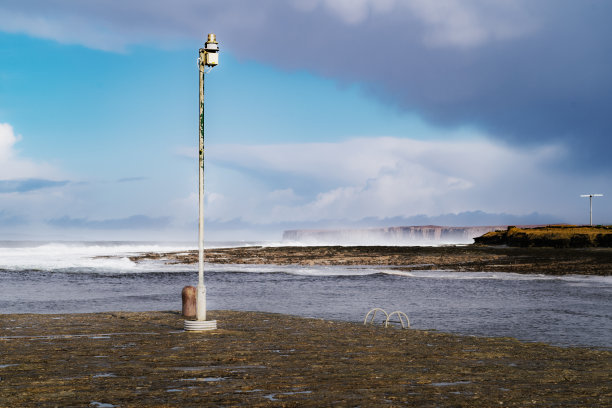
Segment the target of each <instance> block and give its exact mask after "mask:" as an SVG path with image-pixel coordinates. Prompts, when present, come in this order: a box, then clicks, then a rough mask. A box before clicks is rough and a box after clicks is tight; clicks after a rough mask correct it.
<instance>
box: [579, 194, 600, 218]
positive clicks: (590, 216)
mask: <svg viewBox="0 0 612 408" xmlns="http://www.w3.org/2000/svg"><path fill="white" fill-rule="evenodd" d="M580 197H589V224H590V225H591V226H593V197H603V194H581V195H580Z"/></svg>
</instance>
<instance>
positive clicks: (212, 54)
mask: <svg viewBox="0 0 612 408" xmlns="http://www.w3.org/2000/svg"><path fill="white" fill-rule="evenodd" d="M204 55H205V57H204V65H206V66H207V67H214V66H216V65H218V64H219V43H218V42H217V36H216V35H214V34H212V33H210V34H208V40H206V42H205V43H204Z"/></svg>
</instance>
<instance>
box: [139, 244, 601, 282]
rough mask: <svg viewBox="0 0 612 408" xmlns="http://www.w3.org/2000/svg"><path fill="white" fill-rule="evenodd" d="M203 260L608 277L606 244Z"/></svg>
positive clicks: (294, 250) (292, 251)
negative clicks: (597, 245)
mask: <svg viewBox="0 0 612 408" xmlns="http://www.w3.org/2000/svg"><path fill="white" fill-rule="evenodd" d="M205 256H206V261H207V262H211V263H223V264H225V263H236V264H278V265H288V264H299V265H388V266H396V267H397V268H398V269H403V270H427V269H446V270H455V271H470V272H481V271H488V272H515V273H538V274H549V275H567V274H583V275H611V274H612V248H596V249H595V248H582V249H569V248H566V249H561V248H507V247H493V246H476V245H465V246H442V247H399V246H361V247H360V246H352V247H351V246H349V247H342V246H318V247H317V246H311V247H246V248H224V249H210V250H207V251H206V255H205ZM131 259H132V260H135V261H143V260H145V259H162V260H165V261H166V262H169V263H195V262H197V261H198V254H197V251H187V252H171V253H165V254H157V253H150V254H143V255H140V256H135V257H132V258H131Z"/></svg>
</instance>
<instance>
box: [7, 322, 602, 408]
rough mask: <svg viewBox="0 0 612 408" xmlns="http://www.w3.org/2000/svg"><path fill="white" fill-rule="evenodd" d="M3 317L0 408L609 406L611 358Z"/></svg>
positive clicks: (400, 333) (360, 329)
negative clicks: (79, 407)
mask: <svg viewBox="0 0 612 408" xmlns="http://www.w3.org/2000/svg"><path fill="white" fill-rule="evenodd" d="M209 318H212V319H217V320H218V327H219V328H218V330H215V331H211V332H201V333H194V332H184V331H183V330H182V328H183V319H182V318H181V316H180V315H179V314H178V313H177V312H144V313H138V312H115V313H95V314H70V315H32V314H19V315H0V345H1V346H2V361H1V364H0V406H3V407H4V406H6V407H25V406H40V407H56V406H98V407H124V406H130V407H167V406H249V407H265V406H283V407H286V406H312V407H316V406H376V407H379V406H399V405H407V406H517V407H519V406H520V407H524V406H582V407H586V406H611V405H612V386H611V384H610V372H611V371H612V352H610V351H604V350H592V349H585V348H565V347H553V346H549V345H546V344H542V343H522V342H519V341H517V340H514V339H510V338H480V337H473V336H457V335H451V334H444V333H438V332H434V331H421V330H413V329H405V330H403V329H398V328H386V329H385V328H383V327H381V326H380V325H376V326H363V325H361V324H356V323H349V322H338V321H325V320H321V319H307V318H299V317H294V316H287V315H279V314H271V313H255V312H237V311H211V312H209Z"/></svg>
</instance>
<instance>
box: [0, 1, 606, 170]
mask: <svg viewBox="0 0 612 408" xmlns="http://www.w3.org/2000/svg"><path fill="white" fill-rule="evenodd" d="M610 15H612V3H610V2H604V1H596V0H587V1H584V2H576V1H573V0H542V1H537V2H533V1H529V0H500V1H495V2H490V1H486V0H440V1H435V2H433V1H428V0H405V1H399V0H352V1H346V0H292V1H278V0H261V1H257V2H253V1H250V0H227V1H223V2H218V1H212V0H210V1H196V0H179V1H176V2H172V3H168V2H164V1H160V0H155V1H144V0H132V1H124V2H110V3H109V2H106V1H102V0H95V1H88V2H82V1H78V0H61V1H60V0H45V1H42V0H20V1H5V2H3V3H2V5H0V29H2V30H4V31H7V32H15V33H26V34H29V35H33V36H37V37H43V38H50V39H54V40H57V41H60V42H64V43H76V44H82V45H85V46H88V47H93V48H99V49H105V50H112V51H120V52H126V51H127V50H129V47H130V46H131V45H134V44H155V45H157V46H162V47H168V46H177V45H184V44H187V43H188V44H194V43H195V42H196V41H197V42H201V41H202V40H203V38H204V35H205V34H206V32H212V31H214V32H216V33H217V35H218V38H219V40H220V41H221V46H222V51H223V50H230V51H231V52H232V53H234V54H235V55H237V56H238V57H239V58H243V59H251V60H257V61H259V62H262V63H265V64H271V65H274V66H277V67H280V68H282V69H287V70H308V71H311V72H313V73H315V74H317V75H322V76H325V77H328V78H332V79H335V80H337V81H338V82H340V83H360V84H362V85H363V86H364V87H365V88H366V89H368V90H369V91H370V92H371V93H372V94H374V95H376V96H377V97H378V98H380V99H382V100H385V101H387V102H388V103H390V104H394V105H395V106H397V107H398V109H400V110H404V111H411V112H416V113H418V114H419V115H421V116H422V117H423V118H425V119H426V120H428V121H431V122H433V123H436V124H440V125H445V126H454V125H458V124H470V125H472V126H477V127H480V128H481V129H482V130H484V131H486V132H487V133H488V134H490V135H491V137H495V138H499V139H500V140H504V141H507V142H510V143H518V144H521V145H526V146H529V145H538V144H542V145H546V144H550V143H551V142H556V141H562V142H564V143H566V144H567V145H568V147H569V148H570V149H572V150H573V154H572V155H571V156H568V157H567V163H566V165H570V166H572V167H573V168H574V169H578V170H580V169H582V168H589V169H592V168H593V167H600V168H601V167H607V168H609V167H610V166H612V164H610V163H609V161H608V160H604V159H606V156H607V151H609V150H610V148H612V142H610V140H611V139H610V138H609V135H610V134H611V133H612V116H611V115H609V112H608V107H609V106H611V105H612V76H611V75H609V72H610V71H611V70H612V40H611V39H612V25H611V24H609V18H608V16H610Z"/></svg>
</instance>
